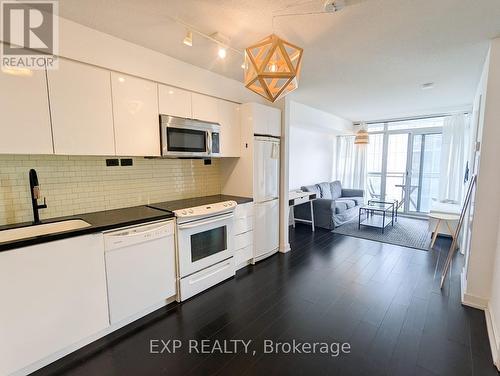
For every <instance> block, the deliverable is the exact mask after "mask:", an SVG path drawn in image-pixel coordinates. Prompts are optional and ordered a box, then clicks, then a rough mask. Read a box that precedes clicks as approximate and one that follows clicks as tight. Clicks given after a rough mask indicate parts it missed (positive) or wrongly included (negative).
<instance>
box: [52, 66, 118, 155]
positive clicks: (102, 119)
mask: <svg viewBox="0 0 500 376" xmlns="http://www.w3.org/2000/svg"><path fill="white" fill-rule="evenodd" d="M47 75H48V84H49V85H48V86H49V94H50V111H51V113H52V129H53V133H54V148H55V153H56V154H69V155H114V154H115V141H114V135H113V112H112V104H111V83H110V73H109V71H107V70H104V69H100V68H96V67H93V66H90V65H86V64H82V63H77V62H74V61H70V60H64V59H60V61H59V68H58V69H55V70H49V71H48V72H47Z"/></svg>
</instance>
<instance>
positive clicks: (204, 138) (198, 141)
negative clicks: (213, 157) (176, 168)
mask: <svg viewBox="0 0 500 376" xmlns="http://www.w3.org/2000/svg"><path fill="white" fill-rule="evenodd" d="M161 139H162V154H163V155H164V156H178V157H182V156H186V157H190V156H195V157H206V156H208V155H209V154H210V153H209V146H210V145H209V131H207V130H204V129H196V128H184V127H175V126H165V127H162V137H161Z"/></svg>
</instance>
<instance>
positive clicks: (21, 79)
mask: <svg viewBox="0 0 500 376" xmlns="http://www.w3.org/2000/svg"><path fill="white" fill-rule="evenodd" d="M0 113H1V114H2V121H1V122H0V133H1V137H0V154H53V153H54V149H53V146H52V133H51V129H50V119H49V101H48V96H47V84H46V78H45V71H38V70H35V71H31V73H29V74H27V75H22V74H20V72H16V71H13V72H12V73H11V74H9V73H5V72H3V71H0Z"/></svg>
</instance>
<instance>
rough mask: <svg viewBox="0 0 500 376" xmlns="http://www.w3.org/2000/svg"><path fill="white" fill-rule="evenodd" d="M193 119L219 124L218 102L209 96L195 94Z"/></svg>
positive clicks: (193, 95)
mask: <svg viewBox="0 0 500 376" xmlns="http://www.w3.org/2000/svg"><path fill="white" fill-rule="evenodd" d="M192 97H193V119H198V120H205V121H211V122H214V123H218V122H219V112H218V108H217V102H218V100H217V99H216V98H212V97H209V96H208V95H203V94H198V93H193V94H192Z"/></svg>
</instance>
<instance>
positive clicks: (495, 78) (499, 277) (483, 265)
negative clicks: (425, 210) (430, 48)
mask: <svg viewBox="0 0 500 376" xmlns="http://www.w3.org/2000/svg"><path fill="white" fill-rule="evenodd" d="M479 96H482V97H483V103H484V105H483V109H482V112H483V114H482V115H481V116H480V123H482V137H481V149H480V161H479V173H478V182H477V190H476V195H475V205H474V222H473V227H472V233H471V245H470V251H469V254H468V267H467V275H466V286H465V288H464V291H463V294H464V301H465V303H466V304H471V305H476V306H478V307H480V308H485V309H486V321H487V324H488V334H489V336H490V344H491V345H492V354H493V358H494V360H495V362H496V364H497V366H498V365H499V361H498V354H499V353H498V346H499V343H500V337H499V335H500V333H498V331H496V329H494V328H499V327H500V245H499V237H498V232H499V228H500V173H499V169H498V144H499V142H500V127H499V124H500V107H499V103H500V38H498V39H495V40H493V41H492V43H491V49H490V54H489V60H487V61H486V63H485V71H484V73H483V80H482V82H481V83H480V85H479V88H478V95H477V97H479ZM477 105H478V100H476V108H477ZM480 125H481V124H480ZM479 131H480V132H481V126H480V129H479Z"/></svg>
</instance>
